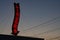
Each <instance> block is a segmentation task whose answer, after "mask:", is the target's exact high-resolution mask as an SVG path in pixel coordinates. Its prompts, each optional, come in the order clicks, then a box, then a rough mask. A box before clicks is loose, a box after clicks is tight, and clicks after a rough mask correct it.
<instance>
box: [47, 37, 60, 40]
mask: <svg viewBox="0 0 60 40" xmlns="http://www.w3.org/2000/svg"><path fill="white" fill-rule="evenodd" d="M59 38H60V36H57V37H54V38H50V39H47V40H53V39H59Z"/></svg>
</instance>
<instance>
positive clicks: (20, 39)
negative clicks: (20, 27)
mask: <svg viewBox="0 0 60 40" xmlns="http://www.w3.org/2000/svg"><path fill="white" fill-rule="evenodd" d="M0 40H44V39H43V38H34V37H25V36H12V35H4V34H0Z"/></svg>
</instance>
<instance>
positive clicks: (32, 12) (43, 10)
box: [0, 0, 60, 40]
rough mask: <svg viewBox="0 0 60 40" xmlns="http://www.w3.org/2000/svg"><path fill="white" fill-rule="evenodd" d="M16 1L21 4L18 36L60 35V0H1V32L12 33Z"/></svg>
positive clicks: (46, 36)
mask: <svg viewBox="0 0 60 40" xmlns="http://www.w3.org/2000/svg"><path fill="white" fill-rule="evenodd" d="M14 2H16V3H19V5H20V14H21V15H20V21H19V25H18V30H19V31H20V33H19V34H18V36H31V37H38V38H45V39H46V40H49V39H50V40H51V39H52V38H55V37H60V0H0V34H8V35H11V32H12V23H13V19H14ZM56 39H57V40H58V39H59V38H56ZM53 40H55V39H53Z"/></svg>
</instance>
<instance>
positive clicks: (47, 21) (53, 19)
mask: <svg viewBox="0 0 60 40" xmlns="http://www.w3.org/2000/svg"><path fill="white" fill-rule="evenodd" d="M59 18H60V16H58V17H55V18H53V19H51V20H48V21H47V22H44V23H41V24H39V25H37V26H33V27H31V28H28V29H26V30H24V31H27V30H31V29H34V28H37V27H40V26H41V25H44V24H47V23H50V22H52V21H55V20H57V19H59Z"/></svg>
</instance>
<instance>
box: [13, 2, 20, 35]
mask: <svg viewBox="0 0 60 40" xmlns="http://www.w3.org/2000/svg"><path fill="white" fill-rule="evenodd" d="M14 11H15V15H14V20H13V24H12V34H13V35H15V36H16V35H17V34H18V33H19V31H18V23H19V18H20V6H19V3H14Z"/></svg>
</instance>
